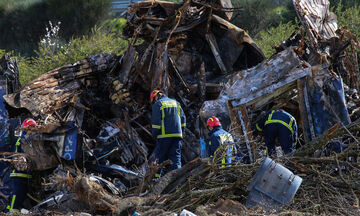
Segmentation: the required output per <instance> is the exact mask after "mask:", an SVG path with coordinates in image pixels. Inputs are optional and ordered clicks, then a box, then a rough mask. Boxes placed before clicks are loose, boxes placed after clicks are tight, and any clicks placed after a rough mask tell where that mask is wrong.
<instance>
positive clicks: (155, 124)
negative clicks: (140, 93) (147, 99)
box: [152, 95, 186, 139]
mask: <svg viewBox="0 0 360 216" xmlns="http://www.w3.org/2000/svg"><path fill="white" fill-rule="evenodd" d="M185 126H186V117H185V114H184V111H183V110H182V108H181V106H180V104H179V103H178V102H177V101H176V100H174V99H170V98H168V97H167V96H165V95H162V96H161V97H160V99H159V100H157V101H156V102H155V103H154V105H153V106H152V136H153V137H154V138H155V139H162V138H169V137H180V138H182V137H183V128H184V127H185Z"/></svg>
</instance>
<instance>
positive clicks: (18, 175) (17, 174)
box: [10, 170, 32, 178]
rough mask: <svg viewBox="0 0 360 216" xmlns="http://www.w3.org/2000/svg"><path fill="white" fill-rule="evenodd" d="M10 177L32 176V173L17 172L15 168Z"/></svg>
mask: <svg viewBox="0 0 360 216" xmlns="http://www.w3.org/2000/svg"><path fill="white" fill-rule="evenodd" d="M10 177H20V178H32V176H31V175H29V174H25V173H16V172H15V170H14V171H12V172H11V173H10Z"/></svg>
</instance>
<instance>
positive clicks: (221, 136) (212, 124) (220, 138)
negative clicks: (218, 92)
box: [206, 116, 234, 164]
mask: <svg viewBox="0 0 360 216" xmlns="http://www.w3.org/2000/svg"><path fill="white" fill-rule="evenodd" d="M206 126H207V127H208V129H209V131H210V132H209V137H210V141H209V144H208V149H209V151H208V153H209V155H208V156H209V157H214V155H215V152H216V150H217V149H218V148H219V147H220V146H221V145H228V146H227V147H226V148H225V149H226V154H225V157H224V158H222V160H221V163H222V164H225V163H231V162H232V153H233V145H231V144H233V143H234V139H233V137H232V135H231V134H230V133H228V132H227V131H225V130H224V129H223V128H222V126H221V123H220V120H219V119H218V118H216V117H215V116H212V117H210V118H209V119H208V120H207V122H206Z"/></svg>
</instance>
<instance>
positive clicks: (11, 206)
mask: <svg viewBox="0 0 360 216" xmlns="http://www.w3.org/2000/svg"><path fill="white" fill-rule="evenodd" d="M15 199H16V195H13V196H12V199H11V204H10V206H7V207H6V208H7V209H9V212H19V209H14V204H15Z"/></svg>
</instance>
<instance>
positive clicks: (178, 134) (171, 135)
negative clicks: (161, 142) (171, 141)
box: [157, 133, 182, 138]
mask: <svg viewBox="0 0 360 216" xmlns="http://www.w3.org/2000/svg"><path fill="white" fill-rule="evenodd" d="M168 137H182V133H174V134H165V135H158V136H157V138H168Z"/></svg>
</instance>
